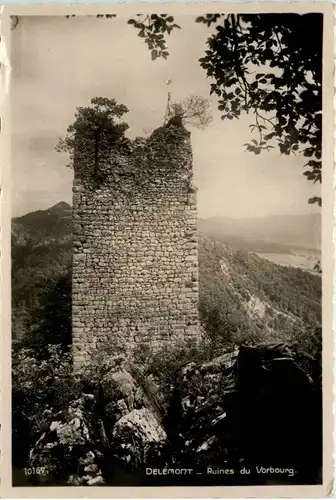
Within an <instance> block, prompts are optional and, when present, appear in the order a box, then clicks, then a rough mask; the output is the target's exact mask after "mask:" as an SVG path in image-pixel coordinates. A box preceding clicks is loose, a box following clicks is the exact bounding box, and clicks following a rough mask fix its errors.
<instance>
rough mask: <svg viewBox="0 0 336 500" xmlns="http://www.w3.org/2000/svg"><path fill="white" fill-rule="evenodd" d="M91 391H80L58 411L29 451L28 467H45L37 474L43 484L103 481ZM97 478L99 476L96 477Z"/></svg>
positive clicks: (81, 483)
mask: <svg viewBox="0 0 336 500" xmlns="http://www.w3.org/2000/svg"><path fill="white" fill-rule="evenodd" d="M94 404H95V401H94V396H93V395H92V394H83V395H82V396H81V397H80V398H78V399H76V400H75V401H72V402H71V403H70V404H69V405H68V407H67V408H66V409H65V410H64V411H62V412H59V413H57V414H56V415H55V416H54V418H53V419H52V421H51V423H50V427H49V429H48V430H47V431H46V432H44V433H43V434H42V435H41V437H40V438H39V439H38V441H37V442H36V443H35V445H34V446H33V448H32V449H31V450H30V453H29V465H30V466H31V467H40V468H41V467H42V468H43V467H44V468H45V471H46V473H45V474H40V475H38V476H36V479H37V481H38V482H40V483H42V484H53V485H55V484H60V485H90V484H92V483H94V484H98V483H100V484H102V482H103V478H102V474H101V470H100V466H99V462H100V460H101V458H102V454H101V452H100V450H99V437H98V436H97V433H96V431H95V424H94V419H93V415H92V409H93V406H94ZM98 478H99V479H98Z"/></svg>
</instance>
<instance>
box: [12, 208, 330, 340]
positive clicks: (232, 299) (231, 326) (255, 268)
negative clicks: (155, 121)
mask: <svg viewBox="0 0 336 500" xmlns="http://www.w3.org/2000/svg"><path fill="white" fill-rule="evenodd" d="M270 219H272V221H273V222H271V220H270ZM277 220H278V221H279V227H280V231H278V233H279V234H277V231H276V230H275V229H274V228H273V229H272V230H271V226H272V224H275V223H276V221H277ZM286 220H287V221H288V223H289V222H290V221H291V223H292V226H291V228H288V225H287V224H285V221H286ZM299 220H301V223H302V226H303V225H304V226H305V224H306V223H307V219H306V218H305V217H303V218H300V217H299V218H297V217H296V216H295V217H294V219H292V218H287V219H286V218H280V219H277V218H267V219H263V223H262V221H261V220H257V221H256V220H255V219H252V220H251V221H250V222H249V223H248V222H247V221H246V220H245V221H240V222H239V223H238V225H237V228H235V223H236V221H233V220H232V219H224V218H216V219H207V220H203V221H202V220H201V221H200V224H199V233H200V236H199V272H200V313H201V317H202V320H203V324H204V325H206V328H207V329H210V330H211V329H213V330H214V331H216V332H217V333H219V334H220V335H222V336H228V335H235V336H236V337H235V338H236V340H238V339H239V337H241V336H243V337H244V338H248V336H249V335H250V337H251V338H252V337H253V338H257V337H258V336H260V337H261V338H264V337H265V336H266V337H267V336H272V335H275V337H276V338H279V334H280V335H282V337H283V338H285V337H286V336H288V335H289V336H290V335H292V334H293V333H294V332H297V331H299V330H300V329H302V328H305V327H307V326H309V328H310V327H311V326H312V325H315V324H317V323H318V322H319V321H320V319H321V279H320V276H315V275H312V274H310V273H307V272H304V271H302V270H301V269H295V268H293V267H282V266H279V265H277V264H274V263H273V262H269V261H268V260H265V259H263V258H260V257H259V256H258V255H255V254H254V253H251V252H249V251H244V250H241V249H239V248H242V247H243V248H244V245H245V246H247V248H249V249H251V248H252V250H253V245H256V243H257V242H258V238H266V229H267V228H268V229H269V230H270V237H271V238H273V241H274V242H276V245H277V248H281V245H284V246H285V248H286V249H287V251H288V248H289V247H287V246H286V245H285V241H286V243H288V244H289V245H291V244H294V243H295V242H297V243H298V242H299V241H300V242H301V244H302V241H304V243H305V244H306V245H307V246H309V245H310V244H312V242H313V239H312V234H310V229H309V228H307V227H306V226H305V228H304V229H302V227H301V229H300V231H301V233H300V234H301V236H302V237H300V238H298V237H297V236H296V235H295V234H294V232H293V227H294V226H295V227H296V228H297V231H298V232H299V229H298V227H299ZM312 220H314V221H315V222H314V224H315V225H316V227H317V226H318V220H319V219H318V218H317V217H315V216H314V217H313V219H312ZM71 226H72V222H71V207H70V206H69V205H68V204H66V203H64V202H61V203H58V204H57V205H54V206H53V207H51V208H50V209H48V210H39V211H37V212H32V213H29V214H26V215H24V216H22V217H18V218H14V219H13V221H12V304H13V337H14V338H15V337H16V338H18V337H21V336H22V335H23V334H24V333H25V332H27V331H29V330H30V329H31V328H36V324H35V325H34V322H35V323H36V321H40V320H41V311H40V309H41V304H42V303H44V302H45V301H46V295H47V294H49V295H50V291H51V292H52V291H53V290H57V294H60V297H59V301H60V303H59V306H57V307H58V308H59V309H60V310H64V311H66V313H65V314H69V310H70V309H69V300H70V294H71V289H70V288H69V286H71V275H70V274H69V273H71V256H72V228H71ZM253 228H254V230H255V232H253ZM265 228H266V229H265ZM245 230H246V232H245ZM209 235H210V236H211V237H209ZM225 235H226V236H225ZM227 235H229V236H227ZM304 235H306V236H305V238H303V236H304ZM309 235H310V236H309ZM230 238H231V240H232V241H233V242H235V240H234V238H236V244H235V243H233V244H231V245H228V244H227V243H224V242H223V241H225V240H226V239H230ZM253 238H254V239H253ZM239 241H240V243H239ZM249 241H250V242H252V243H253V242H254V243H253V245H252V244H251V243H250V247H248V244H249V243H248V242H249ZM237 242H238V243H237ZM274 242H272V243H270V244H272V245H274V244H275V243H274ZM261 243H265V240H261ZM237 244H238V247H237ZM239 245H240V247H239ZM237 248H238V249H237ZM69 277H70V278H69ZM62 280H63V281H64V283H68V285H67V289H66V290H65V291H64V293H63V292H62V288H60V287H59V286H58V284H59V283H61V282H63V281H62ZM69 281H70V285H69ZM55 287H56V288H55ZM52 293H54V292H52ZM57 301H58V297H56V298H55V297H54V298H53V297H52V298H51V303H54V302H55V303H57ZM47 302H48V303H50V299H49V298H48V299H47ZM57 313H59V311H57ZM51 315H52V313H51ZM36 318H37V319H36ZM62 321H63V319H62V317H61V318H59V324H62ZM279 332H280V333H279Z"/></svg>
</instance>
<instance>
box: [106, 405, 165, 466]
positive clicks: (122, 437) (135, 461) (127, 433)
mask: <svg viewBox="0 0 336 500" xmlns="http://www.w3.org/2000/svg"><path fill="white" fill-rule="evenodd" d="M112 435H113V440H112V442H111V447H112V448H113V454H114V458H115V459H117V460H118V461H119V462H121V463H122V464H123V465H124V466H125V467H127V468H130V469H131V470H136V469H137V468H138V467H139V465H145V464H146V465H148V462H149V459H150V457H151V456H152V453H153V450H154V449H157V448H159V447H160V446H163V445H164V442H165V440H166V437H167V436H166V432H165V431H164V429H163V427H162V425H161V423H160V422H159V420H158V419H157V417H156V416H155V414H154V413H153V412H152V411H151V410H149V409H147V408H142V409H140V410H137V409H134V410H132V411H131V412H130V413H129V414H128V415H125V416H124V417H122V418H121V419H119V420H118V422H117V423H116V424H115V425H114V427H113V433H112Z"/></svg>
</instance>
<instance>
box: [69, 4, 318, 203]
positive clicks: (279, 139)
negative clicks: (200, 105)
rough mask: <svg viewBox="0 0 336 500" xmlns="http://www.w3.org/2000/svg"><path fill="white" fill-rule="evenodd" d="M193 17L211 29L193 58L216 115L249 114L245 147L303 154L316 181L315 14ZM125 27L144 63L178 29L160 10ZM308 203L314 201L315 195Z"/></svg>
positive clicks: (164, 53) (160, 52)
mask: <svg viewBox="0 0 336 500" xmlns="http://www.w3.org/2000/svg"><path fill="white" fill-rule="evenodd" d="M67 17H70V16H67ZM97 17H106V18H111V17H115V15H111V14H107V15H102V14H99V15H97ZM196 22H197V23H201V24H205V25H207V26H208V27H209V28H212V34H211V35H210V36H209V37H208V39H207V46H208V48H207V50H206V52H205V56H204V57H201V58H200V59H199V62H200V64H201V67H202V68H203V69H204V70H205V71H206V74H207V77H209V78H211V79H212V80H213V82H212V83H211V84H210V94H216V95H217V97H218V109H219V110H220V111H222V112H223V114H222V119H223V120H226V119H228V120H233V119H237V118H239V116H240V115H241V114H242V113H251V114H252V116H253V123H251V125H250V127H251V130H252V132H253V133H255V134H256V136H255V138H253V139H252V140H251V142H250V143H249V144H246V149H247V151H250V152H252V153H254V154H260V153H261V151H262V150H269V149H271V148H273V147H278V149H279V150H280V153H281V154H285V155H289V154H303V156H305V157H306V158H307V162H306V163H305V165H304V167H305V171H304V175H305V176H306V177H307V179H308V180H310V181H312V182H314V183H321V181H322V168H321V167H322V163H321V156H322V150H321V149H322V145H321V143H322V140H321V138H322V35H323V14H321V13H308V14H292V13H285V14H278V13H276V14H220V13H218V14H206V15H205V16H199V17H197V18H196ZM128 24H130V25H131V26H133V27H134V28H135V29H137V30H138V36H139V37H140V38H142V39H143V40H144V42H145V43H146V44H147V46H148V48H149V50H150V54H151V58H152V60H155V59H158V58H160V57H162V58H164V59H167V57H168V56H169V51H168V47H167V43H166V40H165V35H170V34H171V33H172V32H173V31H175V30H176V29H181V26H179V25H178V24H176V22H175V18H174V16H171V15H168V14H160V15H159V14H146V15H141V14H137V16H136V19H129V20H128ZM309 203H318V204H319V205H321V198H320V197H318V196H314V197H312V198H310V199H309Z"/></svg>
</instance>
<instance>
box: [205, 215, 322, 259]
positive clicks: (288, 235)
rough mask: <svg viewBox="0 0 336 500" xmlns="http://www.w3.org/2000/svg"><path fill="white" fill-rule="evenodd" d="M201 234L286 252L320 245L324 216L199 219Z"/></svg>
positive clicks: (243, 246)
mask: <svg viewBox="0 0 336 500" xmlns="http://www.w3.org/2000/svg"><path fill="white" fill-rule="evenodd" d="M198 224H199V230H200V233H202V234H205V235H207V236H210V237H212V238H216V239H218V240H219V241H223V242H224V243H228V244H230V245H232V246H233V247H234V248H239V249H245V250H249V251H254V252H270V253H271V252H273V253H286V252H288V251H290V250H294V249H295V250H299V249H311V250H317V251H319V250H320V248H321V216H320V214H307V215H278V216H269V217H261V218H250V219H232V218H227V217H210V218H207V219H200V220H199V222H198Z"/></svg>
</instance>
